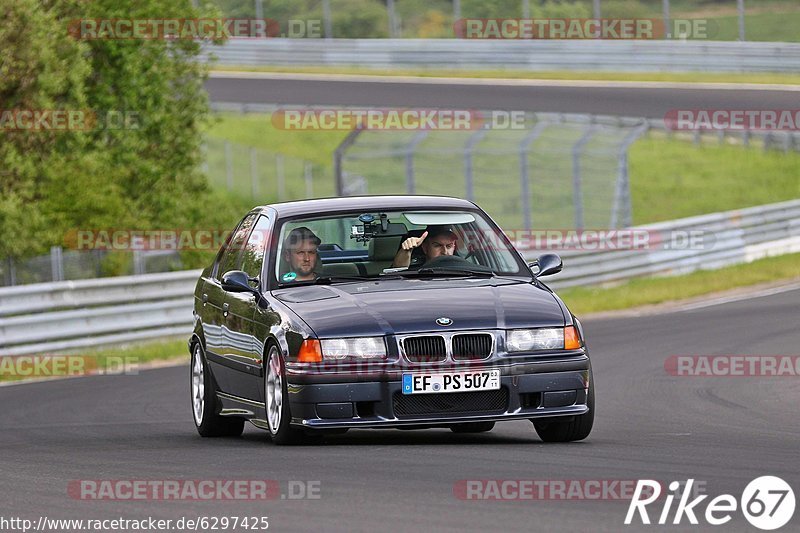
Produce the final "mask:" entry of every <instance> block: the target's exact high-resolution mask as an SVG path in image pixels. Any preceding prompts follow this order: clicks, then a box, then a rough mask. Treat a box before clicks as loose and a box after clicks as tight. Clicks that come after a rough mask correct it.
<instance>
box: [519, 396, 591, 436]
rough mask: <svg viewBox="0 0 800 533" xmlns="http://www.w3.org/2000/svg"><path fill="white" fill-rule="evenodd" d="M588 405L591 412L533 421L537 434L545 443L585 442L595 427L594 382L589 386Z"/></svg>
mask: <svg viewBox="0 0 800 533" xmlns="http://www.w3.org/2000/svg"><path fill="white" fill-rule="evenodd" d="M586 405H587V406H588V407H589V412H588V413H585V414H582V415H578V416H569V417H564V418H550V419H539V420H535V419H534V420H531V422H533V427H534V428H536V433H537V434H538V435H539V438H541V439H542V440H543V441H544V442H572V441H576V440H583V439H585V438H586V437H588V436H589V433H591V432H592V426H593V425H594V381H592V382H591V383H590V384H589V397H588V398H587V401H586Z"/></svg>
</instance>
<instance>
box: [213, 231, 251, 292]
mask: <svg viewBox="0 0 800 533" xmlns="http://www.w3.org/2000/svg"><path fill="white" fill-rule="evenodd" d="M255 220H256V215H247V216H246V217H245V219H244V220H243V221H242V223H241V224H240V225H239V227H238V228H237V229H236V233H234V234H233V237H232V238H231V240H230V243H228V247H227V248H226V249H225V252H224V253H223V254H222V258H221V259H220V261H219V267H217V279H222V276H223V275H224V274H225V273H226V272H230V271H231V270H237V267H238V264H239V256H240V255H241V254H242V250H243V249H244V245H245V242H246V240H247V236H248V235H249V234H250V230H251V229H252V227H253V222H255Z"/></svg>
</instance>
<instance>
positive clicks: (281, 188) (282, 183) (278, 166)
mask: <svg viewBox="0 0 800 533" xmlns="http://www.w3.org/2000/svg"><path fill="white" fill-rule="evenodd" d="M275 175H276V176H277V179H278V201H279V202H283V201H284V200H286V176H284V174H283V154H277V155H276V156H275Z"/></svg>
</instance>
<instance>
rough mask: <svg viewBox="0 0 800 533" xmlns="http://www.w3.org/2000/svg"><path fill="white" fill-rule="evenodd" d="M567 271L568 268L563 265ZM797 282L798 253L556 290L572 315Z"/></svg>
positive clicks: (799, 267) (799, 274)
mask: <svg viewBox="0 0 800 533" xmlns="http://www.w3.org/2000/svg"><path fill="white" fill-rule="evenodd" d="M565 268H569V265H565ZM791 279H800V254H789V255H782V256H779V257H768V258H765V259H759V260H757V261H753V262H752V263H746V264H741V265H734V266H730V267H725V268H721V269H718V270H700V271H697V272H693V273H691V274H686V275H683V276H671V277H654V278H641V279H634V280H631V281H628V282H626V283H624V284H622V285H619V286H616V287H610V288H602V287H575V288H569V289H562V290H560V291H558V294H559V296H561V298H562V299H563V300H564V302H565V303H566V304H567V305H568V306H569V308H570V310H572V312H573V313H575V314H576V315H578V316H580V315H582V314H587V313H597V312H601V311H613V310H618V309H627V308H631V307H638V306H642V305H652V304H659V303H664V302H669V301H673V300H683V299H687V298H693V297H696V296H703V295H707V294H711V293H715V292H720V291H725V290H730V289H735V288H737V287H746V286H748V285H756V284H759V283H767V282H774V281H781V280H791Z"/></svg>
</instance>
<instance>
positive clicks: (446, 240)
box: [392, 226, 458, 268]
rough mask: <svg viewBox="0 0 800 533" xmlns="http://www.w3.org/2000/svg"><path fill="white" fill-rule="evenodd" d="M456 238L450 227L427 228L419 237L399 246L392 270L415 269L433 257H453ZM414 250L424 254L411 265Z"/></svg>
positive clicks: (411, 238) (409, 239) (410, 238)
mask: <svg viewBox="0 0 800 533" xmlns="http://www.w3.org/2000/svg"><path fill="white" fill-rule="evenodd" d="M456 240H458V237H457V236H456V234H455V232H454V231H453V228H452V227H451V226H428V227H427V228H426V229H425V232H424V233H423V234H422V235H420V236H419V237H409V238H407V239H406V240H404V241H403V243H402V244H401V245H400V249H399V250H397V255H395V256H394V261H393V262H392V268H402V267H411V268H413V267H416V266H419V265H422V264H424V263H425V262H427V261H430V260H431V259H433V258H434V257H439V256H442V255H453V254H455V251H456ZM416 248H420V249H421V250H422V252H423V253H424V254H425V255H424V257H423V258H422V259H421V261H417V262H415V263H416V264H415V265H411V259H412V255H413V253H414V250H415V249H416Z"/></svg>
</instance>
